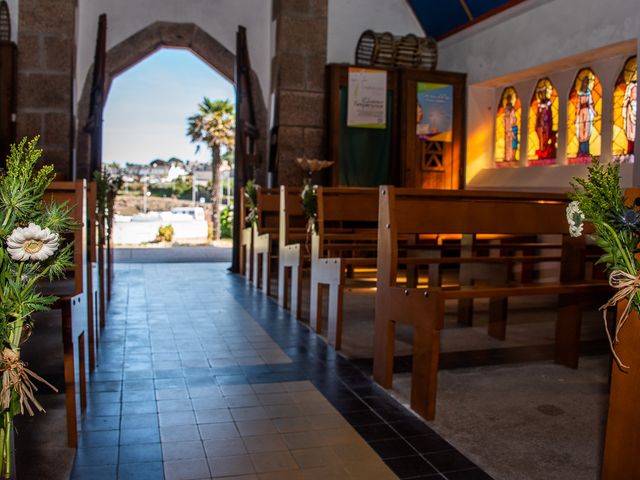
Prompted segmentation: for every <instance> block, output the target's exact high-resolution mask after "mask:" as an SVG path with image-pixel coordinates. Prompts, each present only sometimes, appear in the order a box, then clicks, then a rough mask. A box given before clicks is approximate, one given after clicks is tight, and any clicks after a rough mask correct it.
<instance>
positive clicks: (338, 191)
mask: <svg viewBox="0 0 640 480" xmlns="http://www.w3.org/2000/svg"><path fill="white" fill-rule="evenodd" d="M317 198H318V208H317V213H318V218H317V223H316V232H314V233H313V235H312V237H311V286H310V297H311V299H310V307H309V313H310V316H309V324H310V326H311V328H313V329H314V330H315V331H316V332H318V333H319V332H321V331H322V315H321V312H322V303H323V296H322V288H321V286H323V285H326V286H327V287H328V290H329V299H328V300H329V306H328V311H327V323H328V325H327V330H328V331H327V339H328V342H329V344H331V345H333V346H334V347H335V349H336V350H339V349H340V347H341V341H342V302H343V296H344V286H345V278H346V275H347V271H348V270H349V269H353V268H354V267H375V266H376V257H375V249H376V241H377V235H378V233H377V223H378V190H377V189H375V188H353V187H351V188H346V187H318V197H317ZM366 251H369V252H370V253H371V255H370V256H368V257H367V256H365V255H363V252H366Z"/></svg>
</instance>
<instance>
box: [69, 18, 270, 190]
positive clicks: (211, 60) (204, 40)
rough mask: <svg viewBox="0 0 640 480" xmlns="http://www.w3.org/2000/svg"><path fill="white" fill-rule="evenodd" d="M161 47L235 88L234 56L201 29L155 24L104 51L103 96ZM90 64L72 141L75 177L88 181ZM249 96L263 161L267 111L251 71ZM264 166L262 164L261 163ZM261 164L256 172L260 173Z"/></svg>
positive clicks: (190, 25) (191, 26)
mask: <svg viewBox="0 0 640 480" xmlns="http://www.w3.org/2000/svg"><path fill="white" fill-rule="evenodd" d="M161 48H183V49H187V50H190V51H191V52H193V53H194V54H195V55H197V56H198V57H199V58H200V59H202V60H203V61H204V62H205V63H207V64H208V65H209V66H210V67H211V68H213V69H214V70H215V71H216V72H218V73H219V74H220V75H221V76H222V77H224V78H225V79H227V80H228V81H229V82H231V83H232V84H233V85H235V62H236V56H235V55H234V54H233V53H232V52H231V51H229V50H228V49H227V48H226V47H225V46H224V45H222V44H221V43H220V42H218V40H216V39H215V38H213V37H212V36H211V35H209V34H208V33H207V32H205V31H204V30H202V29H201V28H200V27H199V26H197V25H196V24H194V23H173V22H155V23H152V24H150V25H148V26H147V27H145V28H143V29H142V30H140V31H138V32H137V33H135V34H133V35H131V36H130V37H128V38H127V39H125V40H123V41H122V42H120V43H118V44H117V45H115V46H113V47H112V48H110V49H108V50H107V51H106V62H105V94H104V98H105V100H106V98H107V97H108V92H109V88H110V86H111V83H112V81H113V79H114V78H115V77H117V76H118V75H120V74H121V73H123V72H125V71H126V70H127V69H129V68H131V67H133V66H134V65H136V64H137V63H138V62H140V61H142V60H144V59H145V58H146V57H148V56H150V55H152V54H153V53H154V52H156V51H157V50H159V49H161ZM93 70H94V65H92V66H91V68H90V69H89V71H88V72H87V75H86V77H85V79H84V83H83V89H82V94H81V96H80V101H79V102H78V112H77V115H78V129H77V139H76V142H77V143H76V152H77V154H76V176H77V177H78V178H89V177H90V176H91V171H90V170H91V169H90V147H91V141H90V135H89V134H88V133H87V132H85V131H84V126H85V124H86V122H87V120H88V118H89V111H90V103H91V85H92V78H93ZM251 78H252V82H251V90H252V91H251V93H252V95H253V98H254V99H255V112H256V124H257V127H258V130H259V131H260V132H261V133H262V135H261V139H260V142H259V143H258V144H257V145H256V150H257V153H258V156H259V157H260V158H262V159H265V158H266V131H267V110H266V107H265V103H264V99H263V97H262V90H261V89H260V81H259V79H258V76H257V75H256V73H255V71H253V70H252V71H251ZM262 163H263V164H264V161H263V162H262ZM263 164H261V165H260V166H259V169H258V173H259V174H260V173H262V172H263V171H264V166H263Z"/></svg>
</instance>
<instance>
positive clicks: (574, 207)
mask: <svg viewBox="0 0 640 480" xmlns="http://www.w3.org/2000/svg"><path fill="white" fill-rule="evenodd" d="M567 223H568V224H569V233H570V234H571V236H572V237H579V236H580V235H582V228H583V224H584V213H582V210H580V202H578V201H573V202H571V203H570V204H569V205H568V206H567Z"/></svg>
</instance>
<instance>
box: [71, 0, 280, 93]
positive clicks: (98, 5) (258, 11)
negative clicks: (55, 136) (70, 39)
mask: <svg viewBox="0 0 640 480" xmlns="http://www.w3.org/2000/svg"><path fill="white" fill-rule="evenodd" d="M102 13H106V14H107V49H109V48H111V47H113V46H115V45H117V44H118V43H120V42H121V41H123V40H125V39H126V38H127V37H129V36H131V35H133V34H135V33H136V32H138V31H140V30H142V29H143V28H145V27H146V26H148V25H150V24H152V23H155V22H158V21H165V22H177V23H195V24H197V25H198V26H199V27H200V28H201V29H203V30H204V31H206V32H207V33H208V34H209V35H211V36H212V37H213V38H215V39H216V40H218V41H219V42H220V43H221V44H222V45H224V46H225V47H226V48H227V49H228V50H229V51H231V52H232V53H234V54H235V49H236V32H237V30H238V25H243V26H245V27H246V28H247V41H248V44H249V56H250V60H251V66H252V68H253V70H254V71H255V72H256V74H257V75H258V78H259V79H260V87H261V88H262V93H263V97H264V98H265V99H266V98H268V88H269V79H270V58H271V57H270V52H269V44H270V35H271V33H270V30H271V0H182V1H177V0H79V7H78V38H77V45H78V54H77V55H78V56H77V66H76V68H77V76H78V77H77V78H78V82H77V84H76V88H77V89H82V87H83V85H84V82H85V79H86V77H87V72H88V71H89V68H90V66H91V65H92V64H93V57H94V52H95V45H96V35H97V30H98V17H99V15H100V14H102ZM79 93H80V92H77V95H76V98H79Z"/></svg>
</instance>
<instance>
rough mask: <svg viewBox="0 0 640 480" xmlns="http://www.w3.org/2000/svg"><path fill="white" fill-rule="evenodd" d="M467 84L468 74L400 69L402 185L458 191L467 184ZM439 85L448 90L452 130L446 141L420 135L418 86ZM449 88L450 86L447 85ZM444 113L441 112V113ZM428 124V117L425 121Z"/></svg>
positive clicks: (447, 102) (425, 113) (426, 114)
mask: <svg viewBox="0 0 640 480" xmlns="http://www.w3.org/2000/svg"><path fill="white" fill-rule="evenodd" d="M465 83H466V75H465V74H461V73H451V72H436V71H427V70H400V72H399V75H398V86H399V91H400V98H399V105H398V109H399V115H398V116H399V119H400V122H399V123H400V132H399V134H400V139H399V155H400V158H401V159H402V165H403V171H402V175H401V179H402V180H401V181H402V185H403V186H405V187H417V188H438V189H447V190H455V189H459V188H463V187H464V171H465V161H464V154H465ZM421 85H422V86H423V87H422V88H428V87H431V86H434V87H440V89H441V90H443V91H444V92H446V93H443V95H446V98H444V99H443V102H446V105H448V106H447V107H446V108H445V110H447V111H448V113H447V114H448V115H450V117H449V119H448V120H449V122H450V124H451V132H450V135H448V137H449V138H448V139H447V140H445V141H443V140H440V139H439V137H438V136H436V137H433V138H434V140H429V139H428V135H426V134H425V135H420V136H419V132H418V123H419V122H420V117H421V114H422V115H424V116H428V115H430V113H429V112H427V111H425V112H422V111H420V112H419V110H418V109H419V107H418V100H417V98H418V88H419V86H421ZM447 87H450V88H447ZM438 114H439V115H442V112H438ZM425 123H426V124H428V120H427V121H426V122H425Z"/></svg>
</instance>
